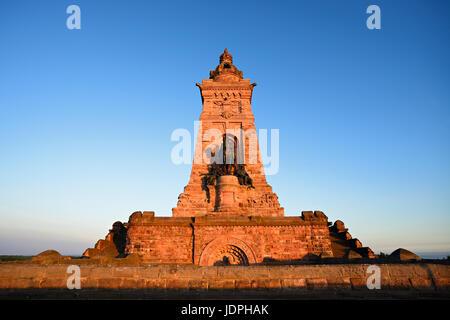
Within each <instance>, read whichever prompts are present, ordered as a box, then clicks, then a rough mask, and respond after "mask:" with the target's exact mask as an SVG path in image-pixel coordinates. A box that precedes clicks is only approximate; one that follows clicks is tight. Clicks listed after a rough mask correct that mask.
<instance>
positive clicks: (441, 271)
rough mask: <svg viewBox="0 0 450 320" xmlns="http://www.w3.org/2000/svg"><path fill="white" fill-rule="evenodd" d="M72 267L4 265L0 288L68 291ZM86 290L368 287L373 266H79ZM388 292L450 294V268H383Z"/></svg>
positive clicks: (0, 271)
mask: <svg viewBox="0 0 450 320" xmlns="http://www.w3.org/2000/svg"><path fill="white" fill-rule="evenodd" d="M72 263H73V264H77V261H75V260H72V261H71V262H70V263H67V264H57V265H38V264H31V263H0V289H27V288H63V289H64V288H66V281H67V278H68V277H69V276H70V275H69V274H67V273H66V271H67V267H68V266H69V265H70V264H72ZM79 266H80V268H81V288H82V289H83V288H85V289H88V288H93V289H120V288H123V289H188V290H195V289H200V290H214V289H229V290H239V289H278V290H285V291H286V290H289V289H291V290H292V289H300V290H301V289H333V290H334V289H347V290H353V289H364V290H368V289H367V288H366V281H367V280H366V279H367V277H368V276H369V275H368V274H366V270H367V267H368V266H369V265H368V264H340V265H291V266H226V267H198V266H194V265H153V266H152V265H147V266H141V265H133V266H131V265H129V266H124V265H110V266H104V265H103V266H102V265H92V264H81V263H80V264H79ZM379 267H380V268H381V288H382V289H412V290H417V289H424V290H436V289H438V290H449V289H450V266H449V265H440V264H425V263H411V264H384V265H383V264H380V265H379Z"/></svg>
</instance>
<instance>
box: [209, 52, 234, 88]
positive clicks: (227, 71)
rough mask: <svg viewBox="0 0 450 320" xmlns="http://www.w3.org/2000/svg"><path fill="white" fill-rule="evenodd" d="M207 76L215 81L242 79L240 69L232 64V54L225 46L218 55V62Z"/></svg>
mask: <svg viewBox="0 0 450 320" xmlns="http://www.w3.org/2000/svg"><path fill="white" fill-rule="evenodd" d="M209 78H210V79H214V80H215V81H236V80H239V79H242V71H239V70H238V68H236V67H235V66H234V65H233V56H232V55H231V54H230V53H229V52H228V49H227V48H225V49H224V50H223V53H222V54H221V55H220V63H219V65H218V66H217V67H216V69H215V70H213V71H211V72H210V73H209Z"/></svg>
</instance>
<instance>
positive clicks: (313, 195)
mask: <svg viewBox="0 0 450 320" xmlns="http://www.w3.org/2000/svg"><path fill="white" fill-rule="evenodd" d="M71 4H76V5H79V6H80V8H81V30H68V29H67V28H66V19H67V17H68V16H69V15H68V14H67V13H66V8H67V7H68V6H69V5H71ZM371 4H377V5H378V6H379V7H380V8H381V30H368V29H367V27H366V19H367V17H368V14H366V8H367V7H368V6H369V5H371ZM449 10H450V4H449V2H448V1H379V0H370V1H364V0H357V1H356V0H355V1H331V0H330V1H312V0H311V1H286V2H284V1H272V2H269V1H267V2H265V1H225V2H224V1H170V0H169V1H123V0H120V1H101V0H97V1H87V0H86V1H75V0H73V1H65V0H64V1H63V0H58V1H56V0H55V1H21V0H14V1H12V0H5V1H1V2H0V48H1V50H0V221H1V222H0V254H26V255H29V254H37V253H39V252H41V251H43V250H46V249H56V250H58V251H60V252H61V253H63V254H73V255H77V254H81V253H82V252H83V251H84V249H85V248H87V247H92V246H93V245H94V244H95V242H96V241H97V240H98V239H100V238H104V237H105V235H106V233H107V231H108V229H109V228H111V225H112V223H113V222H115V221H117V220H120V221H127V220H128V216H129V215H130V214H131V213H132V212H134V211H137V210H150V211H155V212H156V214H157V215H160V216H170V215H171V208H173V207H175V206H176V203H177V197H178V195H179V194H180V193H181V192H182V191H183V187H184V186H185V185H186V184H187V182H188V179H189V175H190V166H189V165H178V166H177V165H174V164H173V163H172V162H171V158H170V152H171V149H172V148H173V146H174V145H175V143H174V142H172V141H171V140H170V136H171V133H172V132H173V130H175V129H177V128H186V129H188V130H189V131H190V132H193V125H194V123H193V122H194V121H195V120H198V117H199V115H200V112H201V108H202V106H201V98H200V95H199V90H198V88H196V87H195V83H196V82H201V80H202V79H204V78H208V76H209V70H213V69H214V68H215V66H216V65H217V64H218V58H219V55H220V53H222V52H223V49H224V48H225V47H227V48H228V50H229V52H230V53H231V54H232V55H233V57H234V63H235V65H236V66H237V67H238V68H239V69H240V70H243V72H244V78H250V79H251V80H252V82H257V83H258V86H257V87H256V88H255V90H254V94H253V103H252V109H253V112H254V115H255V121H256V127H257V128H264V129H269V130H270V129H279V130H280V170H279V172H278V173H277V174H276V175H272V176H268V182H269V183H270V184H271V185H272V186H273V190H274V191H275V192H276V193H277V194H278V196H279V201H280V203H281V205H282V206H283V207H284V208H285V214H286V215H289V216H291V215H300V212H301V211H302V210H322V211H324V212H325V214H326V215H327V216H328V217H329V220H330V221H335V220H337V219H340V220H342V221H344V223H345V224H346V226H347V227H348V228H349V232H350V233H351V234H352V235H353V236H354V237H356V238H358V239H360V240H361V241H362V243H363V245H365V246H370V247H371V248H372V249H373V250H374V251H375V252H380V251H383V252H387V253H390V252H391V251H393V250H395V249H396V248H399V247H403V248H406V249H409V250H411V251H414V252H418V253H424V254H429V255H433V254H434V255H446V254H450V232H449V224H450V170H449V168H450V166H449V164H450V144H449V138H450V90H449V88H450V86H449V84H450V72H449V71H450V60H449V57H450V42H449V39H450V21H449V19H448V13H449Z"/></svg>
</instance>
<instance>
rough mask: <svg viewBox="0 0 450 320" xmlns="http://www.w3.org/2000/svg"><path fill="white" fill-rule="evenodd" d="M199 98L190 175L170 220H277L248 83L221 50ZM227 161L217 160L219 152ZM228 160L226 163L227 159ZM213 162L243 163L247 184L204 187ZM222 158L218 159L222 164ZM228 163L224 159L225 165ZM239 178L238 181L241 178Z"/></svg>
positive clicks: (222, 181) (227, 181) (229, 181)
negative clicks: (206, 216)
mask: <svg viewBox="0 0 450 320" xmlns="http://www.w3.org/2000/svg"><path fill="white" fill-rule="evenodd" d="M197 86H198V87H199V88H200V93H201V96H202V103H203V110H202V113H201V115H200V127H199V130H198V135H197V141H196V148H195V155H194V163H193V165H192V170H191V177H190V180H189V183H188V185H187V186H186V187H185V188H184V192H183V193H182V194H181V195H180V196H179V198H178V199H179V200H178V204H177V207H176V208H174V209H173V210H172V212H173V216H174V217H191V216H199V215H204V214H210V215H246V216H249V215H261V216H273V217H274V216H283V215H284V212H283V208H281V207H280V204H279V202H278V197H277V195H276V194H275V193H273V192H272V187H271V186H270V185H268V184H267V181H266V177H265V174H264V168H263V165H262V163H261V157H260V154H259V146H258V139H257V135H256V128H255V121H254V119H255V118H254V116H253V113H252V108H251V102H252V93H253V88H254V87H255V86H256V83H253V84H251V83H250V80H249V79H243V73H242V71H239V70H238V68H237V67H236V66H235V65H234V64H233V57H232V56H231V54H230V53H228V51H227V49H225V51H224V52H223V53H222V54H221V55H220V63H219V65H218V66H217V67H216V68H215V69H214V70H213V71H210V77H209V79H204V80H203V82H202V83H201V84H199V83H197ZM226 149H228V151H230V150H231V152H225V153H226V154H228V155H230V154H231V157H228V159H226V157H223V155H224V150H226ZM230 158H231V159H230ZM214 159H215V160H219V161H217V162H222V163H229V164H234V163H235V162H236V163H239V164H244V165H245V166H242V170H245V172H246V173H247V175H248V176H249V177H250V178H251V181H252V186H248V185H245V184H243V183H242V181H241V183H239V179H236V178H234V177H233V174H231V175H229V176H228V177H218V179H217V183H216V185H215V186H214V185H208V184H207V181H206V178H205V176H204V174H205V173H207V172H208V171H210V168H209V167H210V165H211V163H213V162H214ZM222 159H223V161H222ZM227 160H228V161H227ZM241 180H242V179H241Z"/></svg>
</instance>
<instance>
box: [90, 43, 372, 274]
mask: <svg viewBox="0 0 450 320" xmlns="http://www.w3.org/2000/svg"><path fill="white" fill-rule="evenodd" d="M255 85H256V84H251V83H250V80H249V79H243V76H242V71H239V70H238V69H237V68H236V67H235V66H234V64H233V58H232V56H231V54H229V53H228V51H227V50H226V49H225V51H224V53H223V54H221V55H220V63H219V65H218V66H217V67H216V68H215V69H214V70H213V71H211V72H210V77H209V79H204V80H203V81H202V84H197V86H198V87H199V88H200V93H201V96H202V102H203V110H202V113H201V115H200V122H201V125H200V127H199V130H198V134H197V141H196V148H195V154H194V161H193V165H192V170H191V176H190V179H189V183H188V185H187V186H186V187H185V188H184V192H183V193H182V194H181V195H180V196H179V198H178V203H177V206H176V208H173V216H172V217H156V216H155V213H154V212H153V211H144V212H141V211H137V212H134V213H133V214H132V215H131V216H130V218H129V220H128V223H122V222H120V221H118V222H116V223H114V225H113V229H112V230H110V232H109V234H108V235H107V236H106V238H105V240H99V241H98V242H97V244H96V245H95V248H90V249H87V250H86V251H85V253H84V254H83V256H85V257H89V258H94V257H95V256H99V255H100V256H101V255H102V254H105V253H108V254H110V255H112V256H117V257H124V256H126V255H129V254H136V255H138V256H139V258H140V259H141V261H144V262H147V263H187V264H196V265H201V266H212V265H228V264H241V265H248V264H258V263H272V262H285V263H290V262H293V261H298V260H308V259H311V258H317V257H322V258H323V257H344V256H353V257H358V256H359V257H373V252H372V251H371V250H370V248H367V247H362V244H361V243H360V242H359V240H358V239H352V237H351V235H350V234H349V233H348V232H347V229H346V228H345V226H344V224H343V223H342V222H341V221H339V220H337V221H336V222H335V223H334V225H333V226H332V227H329V226H330V225H331V223H329V222H328V218H327V217H326V216H325V214H324V213H323V212H321V211H314V212H313V211H303V212H302V213H301V215H300V216H289V217H285V216H284V210H283V208H281V207H280V204H279V202H278V197H277V195H276V194H275V193H273V192H272V188H271V186H269V185H268V184H267V181H266V177H265V175H264V170H263V165H262V163H261V157H260V154H259V146H258V140H257V136H256V129H255V123H254V116H253V113H252V110H251V102H252V94H253V88H254V87H255Z"/></svg>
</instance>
